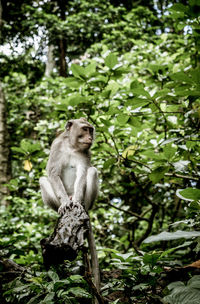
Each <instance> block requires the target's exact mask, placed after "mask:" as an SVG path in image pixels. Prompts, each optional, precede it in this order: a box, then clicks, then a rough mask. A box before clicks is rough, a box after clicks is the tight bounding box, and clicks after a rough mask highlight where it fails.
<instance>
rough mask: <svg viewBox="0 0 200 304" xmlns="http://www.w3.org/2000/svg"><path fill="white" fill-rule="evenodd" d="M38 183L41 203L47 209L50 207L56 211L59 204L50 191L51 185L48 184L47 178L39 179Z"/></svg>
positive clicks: (51, 190)
mask: <svg viewBox="0 0 200 304" xmlns="http://www.w3.org/2000/svg"><path fill="white" fill-rule="evenodd" d="M39 183H40V189H41V192H42V200H43V202H44V203H45V204H46V205H48V206H49V207H51V208H52V209H53V210H55V211H58V208H59V207H60V202H59V201H58V199H57V197H56V196H55V193H54V191H53V189H52V186H51V183H50V182H49V180H48V178H47V177H45V176H43V177H40V179H39Z"/></svg>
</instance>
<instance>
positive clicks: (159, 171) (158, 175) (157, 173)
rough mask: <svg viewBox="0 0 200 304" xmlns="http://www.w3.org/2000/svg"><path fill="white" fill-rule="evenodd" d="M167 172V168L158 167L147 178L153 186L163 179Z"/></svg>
mask: <svg viewBox="0 0 200 304" xmlns="http://www.w3.org/2000/svg"><path fill="white" fill-rule="evenodd" d="M167 171H168V167H163V166H161V167H158V168H156V169H155V170H154V171H153V172H151V173H150V174H149V178H150V180H151V181H152V182H153V183H154V184H156V183H158V182H159V181H160V180H161V179H162V178H163V177H164V175H165V173H166V172H167Z"/></svg>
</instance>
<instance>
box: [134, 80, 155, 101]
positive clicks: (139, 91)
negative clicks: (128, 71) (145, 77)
mask: <svg viewBox="0 0 200 304" xmlns="http://www.w3.org/2000/svg"><path fill="white" fill-rule="evenodd" d="M130 89H131V92H132V93H133V94H134V95H141V96H145V97H147V98H150V99H151V96H150V94H149V93H148V92H147V91H145V89H144V85H143V83H141V82H139V81H137V80H134V81H133V82H131V85H130Z"/></svg>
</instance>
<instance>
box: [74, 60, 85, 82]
mask: <svg viewBox="0 0 200 304" xmlns="http://www.w3.org/2000/svg"><path fill="white" fill-rule="evenodd" d="M71 71H72V73H73V75H74V77H77V78H81V79H82V78H83V79H85V69H84V67H82V66H80V65H78V64H74V63H72V65H71Z"/></svg>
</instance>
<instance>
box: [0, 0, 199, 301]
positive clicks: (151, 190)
mask: <svg viewBox="0 0 200 304" xmlns="http://www.w3.org/2000/svg"><path fill="white" fill-rule="evenodd" d="M199 13H200V3H199V1H198V0H182V1H178V0H177V1H176V0H154V1H151V0H150V1H145V0H138V1H131V0H127V1H123V0H121V1H120V0H109V1H108V0H101V1H99V0H93V1H87V0H81V1H80V0H72V1H65V0H57V1H54V0H52V1H49V0H40V1H37V0H24V1H22V0H16V1H6V0H1V1H0V40H1V46H0V65H1V68H0V81H1V86H0V117H1V121H0V142H1V147H0V180H1V187H0V198H1V206H0V213H1V221H0V249H1V253H0V258H1V262H0V271H1V273H0V278H1V279H0V291H1V293H0V302H1V303H25V302H26V303H27V304H28V303H29V304H31V303H49V304H51V303H75V304H76V303H91V301H92V298H93V295H92V291H91V289H90V286H88V284H87V282H86V280H85V278H84V275H83V273H82V271H81V269H82V256H81V253H80V256H78V258H77V259H76V260H75V261H74V262H72V263H69V262H68V261H66V262H65V264H64V265H61V266H60V267H59V266H58V267H52V268H51V269H50V270H48V271H47V270H46V269H45V268H44V266H43V263H42V254H41V248H40V240H41V239H42V238H44V237H47V236H49V234H50V233H51V232H52V231H53V227H54V226H55V223H56V220H57V215H56V213H55V212H53V211H51V210H50V209H48V208H47V207H45V206H44V205H43V203H42V199H41V193H40V191H39V184H38V180H39V177H40V176H42V175H43V174H44V173H45V167H46V163H47V159H48V155H49V149H50V145H51V143H52V141H53V139H54V138H55V136H56V134H57V133H58V132H59V131H62V130H63V129H64V127H65V124H66V121H67V120H69V119H72V118H79V117H86V118H87V119H88V121H89V122H91V123H92V124H93V125H94V126H95V128H96V139H95V144H94V146H93V148H92V162H93V165H94V166H96V167H97V169H98V172H99V177H100V194H99V197H98V200H97V202H96V203H95V206H94V207H93V209H92V211H90V217H91V221H92V225H93V227H94V228H93V229H94V233H95V240H96V245H97V250H98V257H99V263H100V269H101V280H102V289H101V292H102V295H103V297H104V299H105V300H107V301H108V302H109V303H113V304H114V303H118V304H119V303H172V304H178V303H182V304H188V303H193V304H195V303H199V298H200V284H199V283H200V275H199V268H200V262H199V258H200V257H199V256H200V238H199V237H200V229H199V228H200V226H199V222H200V203H199V201H200V189H199V188H200V180H199V166H200V162H199V161H200V145H199V128H200V97H199V96H200V17H199ZM7 259H11V260H12V261H14V262H15V263H16V264H15V267H17V266H16V265H17V264H18V265H19V266H18V267H19V268H16V269H15V271H13V270H12V271H11V269H10V268H9V265H10V264H9V263H8V267H6V263H5V261H8V260H7ZM22 267H23V268H22ZM22 270H23V271H22Z"/></svg>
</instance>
